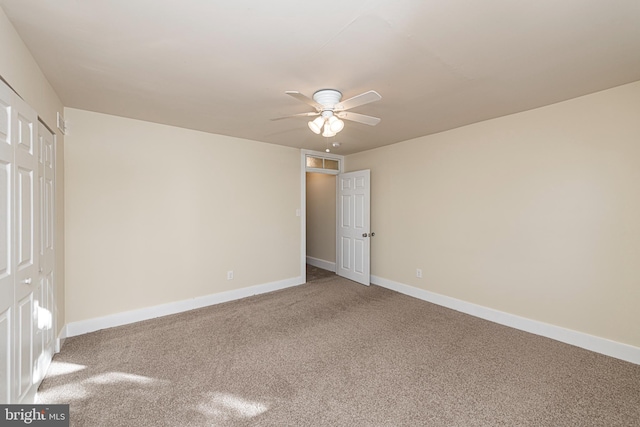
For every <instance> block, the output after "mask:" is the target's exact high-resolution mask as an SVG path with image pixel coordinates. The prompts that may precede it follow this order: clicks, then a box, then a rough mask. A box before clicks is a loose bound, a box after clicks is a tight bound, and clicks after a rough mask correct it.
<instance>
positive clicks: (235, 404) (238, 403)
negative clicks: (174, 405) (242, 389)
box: [196, 393, 269, 420]
mask: <svg viewBox="0 0 640 427" xmlns="http://www.w3.org/2000/svg"><path fill="white" fill-rule="evenodd" d="M196 409H197V410H198V412H200V413H201V414H203V415H205V416H206V417H207V418H215V419H223V420H228V419H232V418H253V417H256V416H258V415H260V414H262V413H263V412H265V411H266V410H267V409H269V408H268V407H267V406H266V405H264V404H262V403H259V402H252V401H250V400H246V399H243V398H241V397H238V396H234V395H233V394H230V393H207V397H206V400H205V401H204V402H202V403H200V404H199V405H198V406H197V408H196Z"/></svg>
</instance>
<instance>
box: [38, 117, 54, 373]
mask: <svg viewBox="0 0 640 427" xmlns="http://www.w3.org/2000/svg"><path fill="white" fill-rule="evenodd" d="M54 138H55V137H54V135H53V134H52V133H51V131H49V129H47V128H46V127H45V126H44V125H43V124H42V123H38V148H39V149H38V179H39V189H40V191H39V194H40V245H39V252H40V253H39V257H38V263H39V264H38V280H39V284H38V289H37V294H36V297H37V300H36V306H35V309H36V319H37V323H36V325H35V326H36V327H35V331H36V338H35V345H36V346H37V347H38V350H37V351H36V353H35V354H36V355H39V358H38V361H37V366H36V368H37V369H36V372H35V374H34V375H35V380H36V382H39V381H40V380H42V378H43V377H44V374H45V373H46V372H47V369H48V368H49V364H50V363H51V359H52V358H53V353H54V346H55V341H54V328H53V326H54V322H53V319H54V317H55V314H54V310H55V306H54V300H53V283H54V282H53V280H54V277H53V276H54V271H53V267H54V264H55V258H54V246H53V239H54V224H55V223H54V201H55V198H54V197H55V195H54V189H55V183H54V179H55V175H54V171H55V139H54Z"/></svg>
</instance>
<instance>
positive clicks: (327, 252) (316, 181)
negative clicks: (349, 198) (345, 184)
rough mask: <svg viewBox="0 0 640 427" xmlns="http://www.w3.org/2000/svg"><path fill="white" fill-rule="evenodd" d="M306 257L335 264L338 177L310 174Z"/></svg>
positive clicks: (307, 187) (307, 189) (308, 173)
mask: <svg viewBox="0 0 640 427" xmlns="http://www.w3.org/2000/svg"><path fill="white" fill-rule="evenodd" d="M306 181H307V182H306V194H307V208H306V210H307V256H310V257H313V258H318V259H321V260H324V261H329V262H336V176H335V175H329V174H324V173H311V172H307V180H306Z"/></svg>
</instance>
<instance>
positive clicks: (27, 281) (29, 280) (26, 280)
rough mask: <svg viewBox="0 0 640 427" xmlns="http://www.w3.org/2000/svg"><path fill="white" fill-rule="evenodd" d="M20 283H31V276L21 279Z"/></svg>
mask: <svg viewBox="0 0 640 427" xmlns="http://www.w3.org/2000/svg"><path fill="white" fill-rule="evenodd" d="M22 283H24V284H25V285H30V284H31V277H29V278H28V279H24V280H23V281H22Z"/></svg>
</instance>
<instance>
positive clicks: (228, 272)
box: [227, 270, 233, 280]
mask: <svg viewBox="0 0 640 427" xmlns="http://www.w3.org/2000/svg"><path fill="white" fill-rule="evenodd" d="M227 280H233V270H229V271H227Z"/></svg>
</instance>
